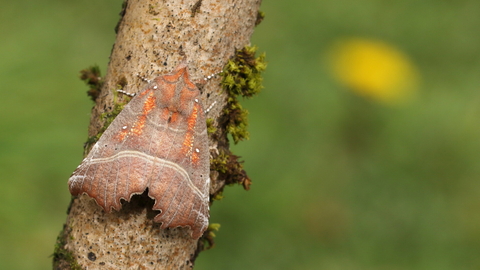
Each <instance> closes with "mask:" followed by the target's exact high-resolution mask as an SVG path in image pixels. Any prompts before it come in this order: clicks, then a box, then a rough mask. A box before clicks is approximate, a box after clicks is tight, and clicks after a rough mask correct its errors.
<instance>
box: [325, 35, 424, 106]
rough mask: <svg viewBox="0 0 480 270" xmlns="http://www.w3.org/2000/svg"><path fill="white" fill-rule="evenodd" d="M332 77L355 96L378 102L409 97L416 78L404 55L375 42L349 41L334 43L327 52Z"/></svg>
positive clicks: (415, 85)
mask: <svg viewBox="0 0 480 270" xmlns="http://www.w3.org/2000/svg"><path fill="white" fill-rule="evenodd" d="M330 60H331V61H330V65H331V69H332V70H333V73H334V75H335V77H336V78H337V79H338V80H339V81H340V82H341V83H342V84H344V85H345V86H347V87H348V88H349V89H351V90H352V91H354V92H355V93H357V94H359V95H362V96H367V97H370V98H372V99H374V100H377V101H380V102H382V103H388V104H392V103H400V102H402V101H405V100H407V99H409V98H411V96H412V94H413V93H414V91H415V90H416V87H417V83H418V75H417V72H416V68H415V67H414V65H413V63H412V62H411V61H410V59H409V58H408V56H407V55H405V54H404V53H402V52H401V51H399V50H397V49H396V48H394V47H393V46H391V45H389V44H387V43H385V42H382V41H375V40H368V39H360V38H351V39H345V40H342V41H338V42H336V43H335V44H334V46H333V48H332V50H331V51H330Z"/></svg>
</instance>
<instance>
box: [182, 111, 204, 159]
mask: <svg viewBox="0 0 480 270" xmlns="http://www.w3.org/2000/svg"><path fill="white" fill-rule="evenodd" d="M199 109H200V105H198V104H194V105H193V109H192V114H190V116H189V117H188V118H187V132H186V133H185V138H184V140H183V144H182V145H183V146H182V150H181V153H182V154H184V155H192V156H191V159H192V162H193V163H194V164H196V163H197V162H198V160H199V157H198V154H197V152H196V151H192V147H193V140H194V134H195V124H196V123H197V118H198V112H199Z"/></svg>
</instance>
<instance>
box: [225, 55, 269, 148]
mask: <svg viewBox="0 0 480 270" xmlns="http://www.w3.org/2000/svg"><path fill="white" fill-rule="evenodd" d="M256 51H257V47H255V46H253V47H249V46H246V47H244V48H243V49H241V50H237V51H236V53H235V57H234V58H233V59H231V60H229V61H228V63H227V65H226V66H225V68H224V69H223V72H222V74H223V79H222V86H223V88H224V89H225V90H226V92H227V94H228V100H227V106H226V107H225V109H224V114H225V116H226V117H225V118H224V119H223V124H224V126H225V127H226V130H227V132H228V133H230V134H231V135H232V139H233V141H234V143H238V142H239V141H241V140H244V139H248V135H249V134H248V131H247V126H248V121H247V115H248V111H247V110H245V109H243V108H242V106H241V105H240V103H239V102H238V96H242V97H246V98H250V97H253V96H254V95H256V94H258V93H259V92H260V90H261V89H262V88H263V86H262V72H263V71H264V70H265V68H266V66H267V64H266V62H265V54H261V55H260V56H258V57H255V53H256Z"/></svg>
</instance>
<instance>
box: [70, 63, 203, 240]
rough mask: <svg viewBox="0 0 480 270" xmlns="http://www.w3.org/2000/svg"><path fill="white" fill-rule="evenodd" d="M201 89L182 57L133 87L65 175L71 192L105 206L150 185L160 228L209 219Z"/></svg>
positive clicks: (197, 228)
mask: <svg viewBox="0 0 480 270" xmlns="http://www.w3.org/2000/svg"><path fill="white" fill-rule="evenodd" d="M199 99H200V91H199V90H198V88H197V87H196V86H195V84H194V83H192V82H191V81H190V79H189V74H188V69H187V65H186V63H181V64H179V65H178V66H177V67H176V68H175V70H174V71H173V72H172V73H169V74H165V75H163V76H159V77H157V78H155V79H154V80H152V81H151V82H150V83H149V84H148V86H147V87H146V88H145V89H144V90H143V91H141V92H140V93H138V94H136V95H135V96H134V97H133V98H132V100H131V101H130V102H129V103H128V104H127V105H126V106H125V107H124V109H123V110H122V111H121V112H120V113H119V114H118V115H117V117H116V118H115V119H114V120H113V122H112V123H111V124H110V126H109V127H108V128H107V130H105V132H104V133H103V135H102V136H101V137H100V139H99V140H98V142H97V143H96V144H95V145H94V146H93V148H92V150H91V151H90V153H89V154H88V155H87V157H86V158H85V159H83V161H82V163H81V164H80V165H79V166H78V167H77V169H76V170H75V171H74V172H73V174H72V176H71V177H70V179H69V180H68V186H69V189H70V193H71V194H72V195H73V196H79V195H82V194H87V195H88V196H90V197H91V198H93V199H94V200H95V202H96V203H97V204H98V205H99V206H101V207H102V208H103V209H104V210H105V211H106V212H111V211H112V209H115V210H117V211H118V210H120V209H121V208H122V205H121V202H120V201H121V200H125V201H130V199H131V198H132V196H133V195H135V194H142V193H143V192H144V191H145V190H146V189H147V188H148V196H149V197H150V198H152V199H153V200H155V203H154V205H153V207H152V208H153V210H159V211H160V213H159V214H158V215H156V216H155V217H154V221H155V222H158V223H161V228H162V229H165V228H174V227H179V226H180V227H185V226H187V227H190V228H191V230H192V237H193V238H194V239H198V238H199V237H200V236H201V235H202V234H203V232H204V231H205V230H206V229H207V227H208V219H209V188H210V159H209V157H210V155H209V147H208V135H207V126H206V117H205V111H204V109H203V106H202V103H201V102H200V100H199Z"/></svg>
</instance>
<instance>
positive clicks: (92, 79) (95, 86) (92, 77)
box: [80, 65, 103, 101]
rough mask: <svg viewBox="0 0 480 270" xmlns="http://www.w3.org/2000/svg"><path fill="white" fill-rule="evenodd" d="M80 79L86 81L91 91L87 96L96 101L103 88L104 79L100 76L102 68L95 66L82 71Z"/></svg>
mask: <svg viewBox="0 0 480 270" xmlns="http://www.w3.org/2000/svg"><path fill="white" fill-rule="evenodd" d="M80 79H81V80H82V81H84V82H85V83H86V84H87V85H88V86H89V87H90V89H89V90H88V91H87V95H88V96H89V97H90V99H91V100H93V101H95V100H96V99H97V97H98V96H99V95H100V91H101V89H102V86H103V79H102V77H101V74H100V68H99V67H98V66H97V65H95V66H91V67H89V68H86V69H83V70H81V71H80Z"/></svg>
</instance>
